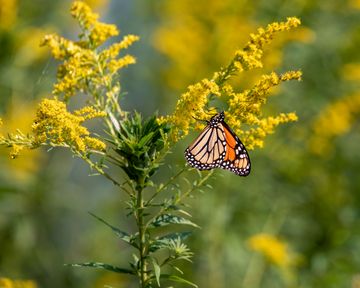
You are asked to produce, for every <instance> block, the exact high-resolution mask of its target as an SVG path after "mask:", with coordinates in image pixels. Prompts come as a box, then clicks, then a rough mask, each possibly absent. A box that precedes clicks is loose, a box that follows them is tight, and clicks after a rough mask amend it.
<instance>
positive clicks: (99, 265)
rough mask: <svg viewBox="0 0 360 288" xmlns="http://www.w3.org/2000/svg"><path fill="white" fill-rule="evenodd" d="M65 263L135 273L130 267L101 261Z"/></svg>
mask: <svg viewBox="0 0 360 288" xmlns="http://www.w3.org/2000/svg"><path fill="white" fill-rule="evenodd" d="M65 265H66V266H71V267H91V268H100V269H105V270H108V271H111V272H115V273H123V274H132V275H134V274H135V273H134V271H132V270H130V269H126V268H120V267H116V266H113V265H110V264H105V263H99V262H86V263H76V264H65Z"/></svg>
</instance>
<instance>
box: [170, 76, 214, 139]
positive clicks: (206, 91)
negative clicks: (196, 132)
mask: <svg viewBox="0 0 360 288" xmlns="http://www.w3.org/2000/svg"><path fill="white" fill-rule="evenodd" d="M209 95H216V96H219V95H220V92H219V87H218V85H217V84H216V83H215V82H214V81H210V80H208V79H203V80H202V81H201V82H199V83H197V84H195V85H191V86H189V87H188V91H187V92H185V93H184V94H182V95H181V97H180V99H179V100H178V102H177V104H176V107H175V112H174V114H173V115H172V116H170V117H169V119H168V122H170V123H171V124H173V125H174V126H175V127H176V128H175V130H174V135H173V138H174V140H177V139H179V137H180V138H182V137H184V136H185V135H187V134H188V133H189V129H190V127H191V125H192V124H193V123H195V122H196V120H195V118H197V119H208V115H207V114H206V113H205V112H204V108H205V106H206V104H207V103H208V96H209Z"/></svg>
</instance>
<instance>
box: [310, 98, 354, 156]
mask: <svg viewBox="0 0 360 288" xmlns="http://www.w3.org/2000/svg"><path fill="white" fill-rule="evenodd" d="M359 114H360V94H354V95H351V96H347V97H344V98H343V99H340V100H338V101H336V102H334V103H331V104H330V105H328V106H327V107H326V108H325V109H324V110H323V111H322V112H321V113H320V115H319V116H318V117H317V118H316V119H315V121H314V123H313V131H314V133H313V135H312V137H311V138H310V140H309V145H310V150H311V151H312V152H313V153H315V154H318V155H328V154H329V152H330V151H331V148H332V140H333V138H334V137H336V136H340V135H343V134H345V133H347V132H348V131H349V130H350V129H351V127H352V125H353V124H354V123H355V121H356V120H357V119H358V117H359Z"/></svg>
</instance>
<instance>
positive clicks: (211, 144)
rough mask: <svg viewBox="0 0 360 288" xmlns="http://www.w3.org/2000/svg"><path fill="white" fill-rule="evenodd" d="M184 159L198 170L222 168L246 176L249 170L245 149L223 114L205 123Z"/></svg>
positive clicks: (186, 151) (248, 160) (248, 159)
mask: <svg viewBox="0 0 360 288" xmlns="http://www.w3.org/2000/svg"><path fill="white" fill-rule="evenodd" d="M185 158H186V160H187V162H188V163H189V164H190V166H192V167H194V168H196V169H199V170H210V169H214V168H222V169H226V170H230V171H232V172H234V173H235V174H237V175H239V176H247V175H249V173H250V168H251V164H250V158H249V155H248V153H247V151H246V148H245V146H244V144H243V143H242V142H241V141H240V139H239V137H237V136H236V135H235V133H234V132H233V131H232V130H231V129H230V127H229V126H228V125H227V124H226V122H225V113H224V112H220V113H218V114H216V115H215V116H213V117H212V118H211V119H210V120H209V121H207V126H206V127H205V128H204V130H203V131H202V132H201V133H200V135H199V136H198V137H197V138H196V139H195V140H194V141H193V143H191V144H190V146H189V147H188V148H187V149H186V150H185Z"/></svg>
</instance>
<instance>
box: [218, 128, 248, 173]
mask: <svg viewBox="0 0 360 288" xmlns="http://www.w3.org/2000/svg"><path fill="white" fill-rule="evenodd" d="M222 125H223V127H224V133H225V139H226V154H225V158H224V161H223V162H222V165H221V166H222V168H224V169H227V170H230V171H232V172H234V173H235V174H237V175H239V176H247V175H249V173H250V169H251V163H250V157H249V154H248V153H247V151H246V149H245V146H244V144H243V143H242V142H241V141H240V139H239V137H237V136H236V135H235V133H234V132H233V131H232V130H231V129H230V127H229V126H228V125H227V124H226V123H225V122H224V121H223V122H222Z"/></svg>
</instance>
